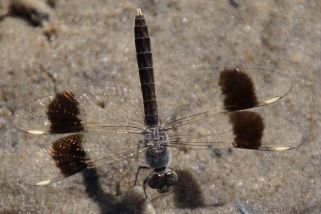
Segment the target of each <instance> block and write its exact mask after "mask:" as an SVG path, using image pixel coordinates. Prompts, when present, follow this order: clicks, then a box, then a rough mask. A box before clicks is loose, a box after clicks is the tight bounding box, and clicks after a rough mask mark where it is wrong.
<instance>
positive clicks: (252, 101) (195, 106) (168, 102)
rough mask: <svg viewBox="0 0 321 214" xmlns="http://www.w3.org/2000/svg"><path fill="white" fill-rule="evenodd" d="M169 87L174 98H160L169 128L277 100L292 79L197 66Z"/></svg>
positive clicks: (270, 73) (263, 72)
mask: <svg viewBox="0 0 321 214" xmlns="http://www.w3.org/2000/svg"><path fill="white" fill-rule="evenodd" d="M163 87H164V85H161V86H160V89H159V91H163ZM166 87H167V88H172V89H173V88H174V89H175V90H172V92H173V94H172V96H171V97H170V98H168V97H161V98H159V100H160V102H159V106H160V109H164V110H161V113H162V114H161V119H162V123H163V124H164V126H165V127H167V128H175V127H179V126H181V125H184V124H185V123H188V122H191V121H192V120H194V119H198V118H199V117H208V115H209V114H218V113H224V112H230V111H236V110H244V109H250V108H255V107H258V106H263V105H268V104H271V103H274V102H276V101H278V100H280V99H281V98H283V97H284V96H286V95H287V94H288V93H289V92H290V91H291V89H292V80H291V78H289V77H288V76H286V75H284V74H282V73H277V72H273V71H269V70H264V69H242V68H209V69H199V70H198V69H195V71H193V72H191V73H188V74H186V75H184V76H182V78H181V80H180V79H177V78H176V79H174V78H173V79H171V80H170V81H168V82H167V83H166ZM166 90H167V91H168V89H164V91H166ZM204 112H205V113H206V114H204ZM191 116H193V117H191ZM195 116H196V117H195ZM173 121H176V122H174V123H173Z"/></svg>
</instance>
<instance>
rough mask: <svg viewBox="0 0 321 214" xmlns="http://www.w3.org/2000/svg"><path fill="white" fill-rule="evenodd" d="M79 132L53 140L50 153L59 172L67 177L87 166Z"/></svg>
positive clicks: (86, 158)
mask: <svg viewBox="0 0 321 214" xmlns="http://www.w3.org/2000/svg"><path fill="white" fill-rule="evenodd" d="M82 140H83V136H82V135H81V134H75V135H70V136H67V137H63V138H60V139H58V140H57V141H55V142H54V143H53V145H52V147H51V150H50V155H51V157H52V158H53V159H54V161H55V163H56V166H57V167H58V168H59V169H60V171H61V173H62V174H63V175H64V176H65V177H68V176H70V175H73V174H75V173H77V172H80V171H81V170H83V169H85V168H87V167H88V164H87V163H88V160H89V159H88V157H87V155H86V152H85V150H84V149H83V147H82Z"/></svg>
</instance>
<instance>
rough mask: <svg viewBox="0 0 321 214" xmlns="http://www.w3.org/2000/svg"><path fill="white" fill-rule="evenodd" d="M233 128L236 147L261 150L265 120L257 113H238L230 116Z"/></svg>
mask: <svg viewBox="0 0 321 214" xmlns="http://www.w3.org/2000/svg"><path fill="white" fill-rule="evenodd" d="M230 122H231V123H232V126H233V133H234V136H235V138H234V145H233V146H234V147H236V148H242V149H259V147H260V146H261V144H262V141H261V140H262V137H263V131H264V123H263V118H262V117H261V116H260V115H259V114H258V113H256V112H251V111H237V112H232V113H231V114H230Z"/></svg>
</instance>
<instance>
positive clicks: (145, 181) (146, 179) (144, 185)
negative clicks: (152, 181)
mask: <svg viewBox="0 0 321 214" xmlns="http://www.w3.org/2000/svg"><path fill="white" fill-rule="evenodd" d="M147 181H148V177H146V178H145V180H144V184H143V188H144V194H145V199H148V197H147V193H146V184H147Z"/></svg>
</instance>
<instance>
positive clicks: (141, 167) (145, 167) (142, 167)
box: [135, 166, 150, 186]
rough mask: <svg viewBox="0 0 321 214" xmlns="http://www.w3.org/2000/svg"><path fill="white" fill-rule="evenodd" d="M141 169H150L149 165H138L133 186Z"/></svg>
mask: <svg viewBox="0 0 321 214" xmlns="http://www.w3.org/2000/svg"><path fill="white" fill-rule="evenodd" d="M141 169H150V167H149V166H139V167H138V169H137V172H136V176H135V186H136V185H137V180H138V174H139V171H140V170H141Z"/></svg>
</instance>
